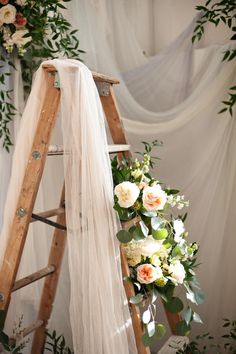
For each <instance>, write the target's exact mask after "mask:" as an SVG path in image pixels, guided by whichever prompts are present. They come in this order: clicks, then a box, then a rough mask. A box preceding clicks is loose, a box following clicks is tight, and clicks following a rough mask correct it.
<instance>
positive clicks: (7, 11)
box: [0, 4, 16, 24]
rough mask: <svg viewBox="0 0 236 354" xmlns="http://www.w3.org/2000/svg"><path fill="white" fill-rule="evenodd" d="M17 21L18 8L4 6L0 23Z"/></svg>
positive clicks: (0, 14) (0, 15)
mask: <svg viewBox="0 0 236 354" xmlns="http://www.w3.org/2000/svg"><path fill="white" fill-rule="evenodd" d="M15 19H16V8H15V6H12V5H10V4H8V5H6V6H3V7H2V8H1V9H0V22H2V23H7V24H9V23H13V22H14V21H15Z"/></svg>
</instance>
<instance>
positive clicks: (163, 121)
mask: <svg viewBox="0 0 236 354" xmlns="http://www.w3.org/2000/svg"><path fill="white" fill-rule="evenodd" d="M136 3H137V6H138V0H137V1H136ZM175 3H176V2H175V1H171V0H170V1H168V3H166V2H165V5H166V7H168V6H169V7H168V9H169V12H168V16H169V17H168V18H170V17H171V16H172V18H173V16H174V14H176V12H174V10H173V8H174V5H175ZM158 4H159V5H158ZM181 5H183V1H182V2H181V4H180V2H178V6H181ZM70 6H71V7H70V11H71V12H70V19H71V20H72V21H73V24H74V25H75V26H78V27H79V28H80V39H81V45H82V46H83V48H84V49H85V50H86V52H87V54H86V56H85V58H86V59H85V60H86V63H88V64H89V65H90V66H91V67H92V68H94V69H96V70H99V71H103V72H107V73H112V74H113V75H118V77H120V79H121V85H119V86H118V87H116V88H115V89H116V93H117V95H118V100H119V106H120V109H121V112H122V114H123V116H124V117H125V118H124V124H125V128H126V129H127V131H128V137H129V142H130V143H131V145H132V147H133V150H134V151H138V150H139V151H140V149H142V147H141V144H139V143H138V142H140V141H143V140H147V141H151V140H152V139H156V138H158V139H161V140H163V141H164V147H163V148H162V149H160V151H159V155H161V157H162V159H163V161H161V162H160V163H159V166H158V169H156V176H157V177H158V178H160V180H163V181H165V182H166V183H167V184H170V185H172V186H176V187H177V188H179V189H181V190H182V191H183V193H184V194H185V195H186V198H188V199H190V210H189V218H188V229H189V232H190V238H191V240H195V241H197V242H198V243H199V244H200V262H202V264H201V266H200V269H199V271H198V274H199V278H200V279H199V280H200V283H201V285H202V288H203V290H204V292H205V293H206V301H205V304H204V305H202V306H200V307H199V308H197V309H196V310H197V312H199V313H200V315H201V316H202V318H203V321H204V325H203V327H201V328H199V327H198V328H199V329H200V331H203V332H204V331H205V332H206V331H209V330H210V331H211V332H212V334H213V335H219V332H220V331H221V319H222V318H223V317H227V316H228V317H230V318H235V317H236V312H235V308H236V307H235V301H234V293H235V282H233V281H232V280H230V272H229V269H234V268H235V265H236V264H235V257H234V248H235V246H236V241H235V237H234V229H235V218H234V212H233V210H234V205H235V202H236V200H235V199H236V191H235V154H234V153H233V151H234V150H235V141H236V140H235V119H234V118H231V117H230V115H229V114H228V113H225V114H222V115H218V114H217V112H218V111H219V110H220V109H221V108H222V104H221V101H222V100H224V99H225V98H226V93H227V89H228V88H229V87H230V86H233V84H235V64H234V63H233V62H231V63H222V55H223V54H222V53H223V52H224V51H225V50H227V49H228V48H229V47H230V46H232V44H229V43H225V44H217V43H221V42H222V39H221V38H219V37H217V36H216V37H214V36H212V34H211V37H210V41H209V43H210V44H208V43H207V37H205V38H204V42H200V45H202V43H204V45H205V46H204V48H200V47H199V46H194V47H193V46H192V43H191V37H192V33H193V28H194V21H193V22H192V23H191V24H190V25H189V26H188V27H187V28H186V30H185V31H183V32H182V33H181V34H180V36H179V37H178V38H177V39H176V40H175V41H174V42H173V43H172V44H171V45H170V46H168V47H167V48H166V49H164V50H163V51H161V52H160V53H159V54H158V55H155V56H153V57H151V58H147V57H146V56H145V55H144V54H143V53H142V49H141V46H140V45H139V43H138V41H137V38H136V36H135V31H136V33H137V29H135V28H133V27H132V25H131V22H132V21H133V23H134V22H135V20H134V19H131V20H129V18H128V17H127V13H128V14H129V15H130V13H131V12H130V6H131V5H130V4H129V6H128V5H127V2H125V1H123V0H122V1H115V2H113V1H112V2H111V1H106V0H100V1H77V2H76V1H75V2H74V3H71V5H70ZM147 6H149V7H151V8H152V10H153V19H154V20H153V21H154V25H155V26H156V24H155V19H156V18H158V16H159V17H160V16H161V13H162V12H161V9H162V4H160V1H154V2H152V3H151V2H149V3H148V5H147ZM193 6H194V4H193ZM127 9H128V10H129V12H127ZM182 9H183V12H184V11H185V9H184V6H182ZM158 10H159V12H158ZM136 11H137V12H138V10H137V9H136ZM140 11H141V10H140ZM134 12H135V10H134ZM134 12H133V13H134ZM157 12H158V14H157ZM166 12H167V11H166ZM172 12H173V14H172ZM149 13H150V12H149ZM145 14H146V13H145ZM141 18H142V15H141V14H140V12H139V23H138V24H137V23H135V25H136V27H137V26H140V27H142V26H143V25H144V23H142V20H141ZM104 19H105V21H104ZM104 22H105V24H106V25H104ZM146 25H147V23H146ZM150 25H153V22H152V24H150ZM157 25H158V24H157ZM171 25H172V26H173V28H174V26H175V23H174V20H173V22H171ZM213 33H214V32H213ZM217 33H219V32H217ZM154 35H155V36H156V38H158V35H159V38H160V37H161V36H162V33H156V32H155V34H154ZM172 36H173V29H172ZM223 37H224V36H223ZM214 38H215V41H214ZM226 38H227V37H226ZM155 45H157V47H158V43H155ZM162 47H163V45H162ZM234 117H235V111H234ZM198 328H196V327H194V329H193V333H196V331H197V330H198Z"/></svg>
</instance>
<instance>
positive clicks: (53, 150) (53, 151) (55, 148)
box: [48, 144, 130, 156]
mask: <svg viewBox="0 0 236 354" xmlns="http://www.w3.org/2000/svg"><path fill="white" fill-rule="evenodd" d="M129 150H130V145H127V144H113V145H108V153H109V154H115V153H118V152H125V151H129ZM55 155H64V149H63V146H62V145H50V146H49V149H48V156H55Z"/></svg>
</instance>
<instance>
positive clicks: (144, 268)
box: [137, 264, 159, 284]
mask: <svg viewBox="0 0 236 354" xmlns="http://www.w3.org/2000/svg"><path fill="white" fill-rule="evenodd" d="M158 276H159V274H158V270H157V269H156V268H155V267H153V266H152V265H151V264H141V265H140V266H138V268H137V279H138V281H139V282H140V283H141V284H150V283H153V282H154V281H155V280H157V278H158Z"/></svg>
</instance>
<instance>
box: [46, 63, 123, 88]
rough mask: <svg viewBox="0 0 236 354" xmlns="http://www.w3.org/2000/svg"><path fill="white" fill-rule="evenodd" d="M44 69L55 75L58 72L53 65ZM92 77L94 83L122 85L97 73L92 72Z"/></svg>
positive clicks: (48, 65)
mask: <svg viewBox="0 0 236 354" xmlns="http://www.w3.org/2000/svg"><path fill="white" fill-rule="evenodd" d="M43 68H44V69H45V70H46V71H48V72H53V73H55V72H57V70H56V68H55V67H54V66H53V65H51V64H43ZM92 75H93V79H94V81H100V82H107V83H110V84H119V83H120V81H119V80H117V79H115V78H113V77H111V76H108V75H104V74H99V73H97V72H95V71H92Z"/></svg>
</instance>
